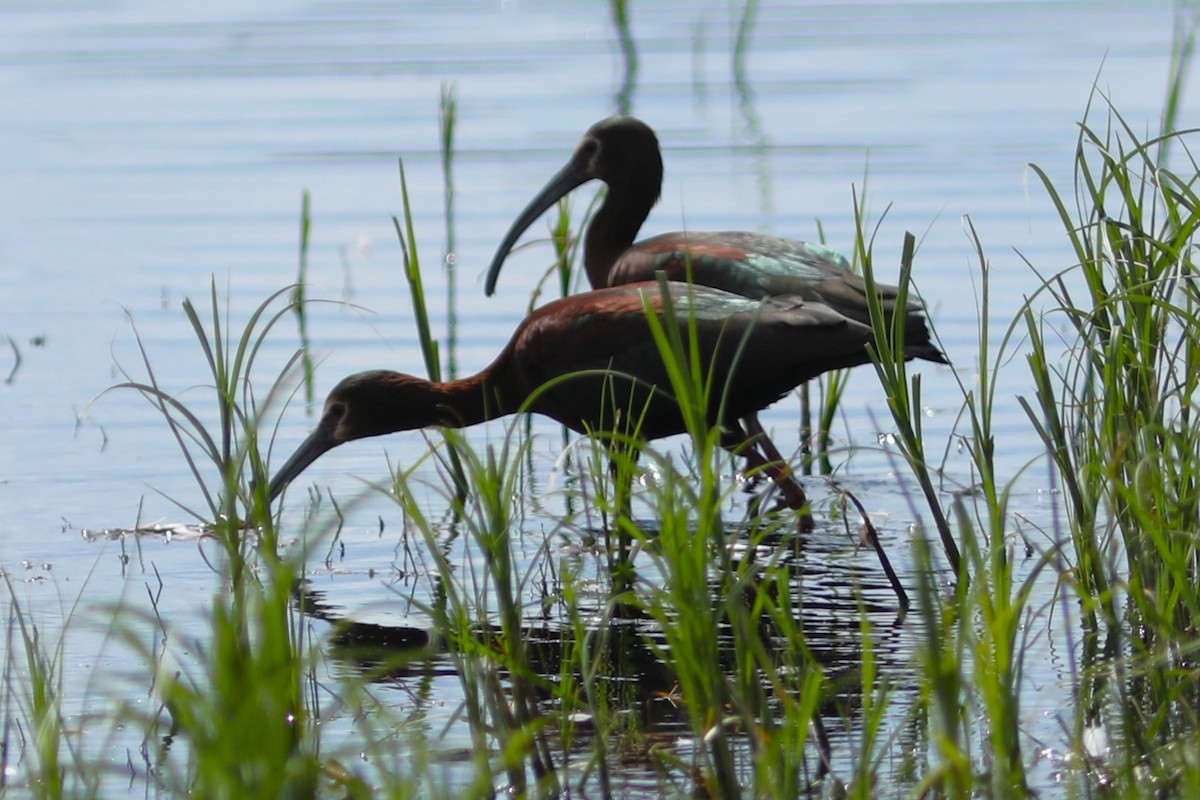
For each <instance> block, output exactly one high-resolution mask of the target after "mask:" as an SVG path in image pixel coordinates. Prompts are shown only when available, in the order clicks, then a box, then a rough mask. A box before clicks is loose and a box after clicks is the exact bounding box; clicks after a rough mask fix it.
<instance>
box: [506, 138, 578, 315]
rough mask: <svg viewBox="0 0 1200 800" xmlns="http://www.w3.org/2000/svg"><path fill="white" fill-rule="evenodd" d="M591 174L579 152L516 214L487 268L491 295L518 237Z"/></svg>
mask: <svg viewBox="0 0 1200 800" xmlns="http://www.w3.org/2000/svg"><path fill="white" fill-rule="evenodd" d="M591 177H592V176H591V175H589V174H588V171H587V159H586V158H584V157H583V156H582V155H581V154H579V153H576V154H575V155H574V156H572V157H571V160H570V161H568V162H567V165H566V166H565V167H563V168H562V169H560V170H559V171H558V174H557V175H555V176H554V177H553V178H551V179H550V182H549V183H547V184H546V185H545V186H544V187H543V188H542V190H541V191H540V192H538V194H537V197H535V198H533V200H531V201H530V202H529V205H527V206H525V210H524V211H522V212H521V216H519V217H517V221H516V222H514V223H513V224H512V227H511V228H509V229H508V233H507V234H505V236H504V241H502V242H501V243H500V247H499V248H497V249H496V255H495V257H493V258H492V265H491V266H490V267H488V274H487V281H486V282H485V283H484V287H483V290H484V292H485V293H486V294H487V296H488V297H491V296H492V293H494V292H495V291H496V280H497V279H498V278H499V277H500V267H501V265H502V264H504V259H505V258H507V257H508V253H509V251H510V250H512V249H513V245H515V244H516V243H517V239H519V238H521V234H522V233H524V232H525V231H526V230H527V229H528V228H529V226H530V225H532V224H533V223H534V221H535V220H536V219H537V218H538V217H540V216H541V215H542V214H545V213H546V211H547V210H549V208H550V206H552V205H554V204H555V203H557V202H558V201H559V200H560V199H562V197H563V196H564V195H565V194H566V193H567V192H569V191H571V190H572V189H574V188H575V187H576V186H579V185H580V184H583V183H586V182H587V181H588V180H589V179H590V178H591Z"/></svg>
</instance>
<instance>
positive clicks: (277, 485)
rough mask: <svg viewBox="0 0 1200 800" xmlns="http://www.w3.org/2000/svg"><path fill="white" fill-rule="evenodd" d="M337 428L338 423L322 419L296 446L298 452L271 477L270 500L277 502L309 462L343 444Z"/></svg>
mask: <svg viewBox="0 0 1200 800" xmlns="http://www.w3.org/2000/svg"><path fill="white" fill-rule="evenodd" d="M335 429H336V425H333V424H327V421H326V420H325V419H322V420H321V423H320V424H319V425H317V427H316V429H315V430H314V431H313V432H312V433H310V434H309V435H308V438H307V439H305V440H304V441H303V442H301V443H300V446H299V447H298V448H296V452H294V453H292V457H291V458H289V459H288V460H287V461H286V462H285V463H284V465H283V466H282V467H280V468H279V471H278V472H276V473H275V477H274V478H271V485H270V487H269V492H268V502H275V498H276V497H278V496H279V494H280V492H282V491H283V490H284V489H285V488H287V485H288V484H289V483H291V482H292V481H293V480H295V479H296V477H297V476H299V475H300V473H301V472H304V470H305V469H307V468H308V465H309V464H311V463H313V462H314V461H316V460H317V459H318V458H320V457H321V456H322V455H323V454H325V453H326V452H328V451H329V450H332V449H333V448H334V447H337V446H338V445H339V444H341V442H338V441H337V440H336V439H334V437H333V433H334V430H335Z"/></svg>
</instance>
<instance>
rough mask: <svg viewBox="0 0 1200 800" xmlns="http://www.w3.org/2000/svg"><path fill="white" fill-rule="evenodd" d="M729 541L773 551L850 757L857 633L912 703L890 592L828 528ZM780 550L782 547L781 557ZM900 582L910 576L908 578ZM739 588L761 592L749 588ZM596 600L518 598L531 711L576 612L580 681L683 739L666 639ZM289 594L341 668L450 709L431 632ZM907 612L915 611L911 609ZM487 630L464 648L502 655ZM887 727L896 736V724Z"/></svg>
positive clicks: (552, 682) (544, 692) (585, 728)
mask: <svg viewBox="0 0 1200 800" xmlns="http://www.w3.org/2000/svg"><path fill="white" fill-rule="evenodd" d="M598 538H599V537H598ZM731 538H735V539H736V538H737V537H731ZM739 544H740V545H741V549H740V550H739V551H738V553H737V555H736V557H737V558H743V559H745V558H764V559H765V556H766V555H767V554H768V551H772V549H773V548H774V551H773V552H772V553H771V555H773V557H774V561H773V563H774V564H775V565H777V568H778V565H780V564H782V565H783V568H784V569H785V570H786V572H787V576H788V578H787V580H788V585H789V588H788V591H789V592H790V595H791V597H792V598H793V600H792V609H793V618H794V619H795V620H796V621H797V622H798V625H799V627H800V628H801V630H802V631H803V640H804V646H805V647H806V648H807V649H808V651H809V652H810V653H811V656H812V658H813V660H815V662H816V663H817V664H818V665H819V666H820V669H821V671H822V673H823V674H824V675H825V678H826V688H825V690H824V692H825V696H824V697H822V699H821V701H820V705H819V716H818V717H817V718H816V727H817V730H815V734H816V736H817V737H819V738H824V737H825V735H826V734H825V731H826V730H828V731H829V734H828V736H829V743H828V745H827V747H828V748H829V749H830V750H831V755H830V756H829V758H831V760H832V761H833V762H834V763H837V762H839V761H841V763H843V764H845V763H848V762H849V761H850V760H851V759H852V758H853V753H854V748H855V747H856V741H857V737H858V736H859V731H860V728H861V724H862V721H861V719H860V712H861V709H862V708H863V706H864V697H863V680H862V674H863V673H862V669H863V652H864V648H863V631H864V630H868V631H869V635H870V636H871V649H872V659H873V664H874V669H875V670H876V673H877V676H878V680H879V681H883V682H886V684H887V685H888V686H890V687H893V691H894V692H898V693H899V694H901V695H909V694H911V695H912V697H913V700H914V701H915V699H916V695H915V694H914V692H915V689H913V688H912V687H914V686H915V681H914V680H913V679H912V678H911V677H910V674H909V673H910V664H911V663H912V660H913V653H914V647H915V643H916V641H917V638H918V635H919V632H918V631H917V630H916V623H915V622H911V621H908V622H906V621H899V622H898V621H897V607H896V601H895V596H894V595H893V593H892V590H891V587H890V586H889V584H888V582H887V580H886V578H885V577H884V576H883V574H882V573H881V572H880V570H879V569H878V567H877V566H876V565H874V564H871V563H870V561H869V556H867V557H861V558H857V557H854V556H856V554H855V553H854V552H853V551H854V547H853V546H852V545H850V544H847V542H846V539H845V536H844V534H843V533H841V532H840V531H838V530H837V529H836V527H835V526H831V528H830V529H821V530H818V531H817V532H815V533H813V534H806V535H805V536H804V537H800V536H792V537H790V538H789V537H786V536H785V537H777V540H774V541H769V542H758V543H757V544H755V545H754V546H753V547H752V546H751V545H750V544H749V542H747V541H746V540H745V539H742V540H741V541H740V542H739ZM783 551H786V554H785V555H783V556H782V558H781V557H780V552H783ZM855 561H861V562H862V565H860V564H858V563H852V562H855ZM911 579H912V576H911V575H910V576H909V580H910V582H911ZM720 591H721V590H720V587H719V584H718V582H717V581H716V580H713V581H710V583H709V593H710V602H711V604H712V606H713V608H723V607H726V599H725V598H723V597H722V596H721V595H720ZM743 591H747V592H754V591H773V589H772V588H770V587H763V586H755V585H750V586H748V587H746V588H744V589H743ZM603 599H604V598H603V597H601V596H597V597H596V598H595V599H594V600H593V599H592V598H588V601H589V602H592V603H593V604H594V605H593V607H584V606H583V605H582V604H580V605H579V606H577V608H576V609H575V613H574V620H572V619H570V618H568V617H567V616H566V615H564V614H563V613H562V611H561V609H560V608H559V607H558V606H557V605H554V606H552V607H548V606H547V605H546V604H538V603H535V602H532V601H530V602H529V603H528V605H527V608H526V612H525V623H524V624H523V625H522V628H521V633H520V636H521V639H522V646H523V651H524V654H525V657H526V669H527V670H528V671H529V672H530V673H532V676H533V684H534V685H535V686H536V687H537V688H536V690H535V691H536V699H537V703H538V705H539V707H540V713H543V714H546V715H547V717H548V718H551V719H553V718H556V715H557V714H558V712H559V711H561V710H562V709H561V708H560V707H559V705H558V703H559V701H558V700H557V699H556V698H555V695H554V692H553V688H554V687H556V686H558V685H559V683H560V682H561V681H562V680H564V675H563V669H564V664H570V663H573V662H572V656H571V653H572V652H575V653H576V657H577V653H578V648H579V646H580V645H581V642H580V641H579V633H578V631H579V630H580V628H579V626H578V621H579V620H580V619H583V620H587V622H586V624H585V627H584V628H583V630H582V634H583V636H585V637H586V638H587V641H586V642H584V643H583V644H584V645H585V646H586V647H587V648H589V652H590V656H589V669H592V670H597V671H598V672H597V673H596V674H593V675H591V676H590V678H591V679H592V680H595V681H597V682H598V683H600V684H603V685H604V686H605V687H606V689H605V691H606V692H607V694H608V695H609V700H610V702H611V704H612V707H613V708H614V709H615V710H616V711H617V713H621V714H629V715H632V717H631V720H632V722H631V724H632V727H633V728H634V729H635V730H636V731H638V734H637V736H638V737H639V741H643V742H646V741H651V740H654V741H657V740H659V739H665V740H667V741H672V742H673V741H675V740H676V739H679V740H681V741H685V740H686V741H689V742H690V741H691V740H690V738H689V736H690V734H691V727H690V725H689V721H688V719H687V717H686V708H685V705H684V704H683V703H681V702H678V697H679V695H678V693H679V686H678V684H677V677H676V676H675V675H674V674H673V672H672V670H671V668H670V667H669V665H668V663H667V662H666V661H665V660H664V658H663V657H662V654H663V653H666V652H668V651H669V648H670V644H669V642H668V640H667V638H666V636H665V635H664V633H663V630H662V628H661V626H660V624H659V622H658V621H657V620H654V619H651V618H649V617H647V616H646V615H645V614H639V615H636V616H635V617H634V618H630V619H614V618H613V617H614V615H613V614H612V613H611V610H608V613H606V608H605V607H604V605H603ZM296 601H297V603H298V604H299V605H300V606H301V608H302V609H303V611H304V613H305V614H307V615H308V616H310V617H312V618H315V619H319V620H322V621H324V622H327V623H329V624H330V625H331V626H332V631H331V633H330V635H329V637H328V639H327V644H328V653H329V655H330V656H331V657H332V659H333V660H334V662H335V663H336V664H339V665H340V667H341V669H343V670H345V674H347V675H354V676H357V677H358V678H359V679H365V680H368V681H370V682H373V683H376V684H379V685H383V686H391V687H393V688H395V689H396V690H398V691H399V692H400V693H401V694H402V695H403V696H405V697H419V698H421V699H422V700H438V701H441V702H442V703H444V704H446V705H451V706H452V705H454V704H455V703H456V702H458V699H457V698H456V697H449V696H440V697H438V696H436V693H438V692H440V693H442V694H443V695H445V694H446V689H445V686H446V684H445V682H444V681H443V682H442V683H441V684H440V686H441V688H431V686H430V683H431V678H432V677H442V678H445V677H449V676H453V675H456V674H457V673H456V669H455V660H454V658H453V657H452V656H451V654H450V653H449V651H448V649H447V642H446V640H445V639H444V637H443V636H442V635H441V634H440V633H439V632H438V631H435V630H431V629H429V628H422V627H418V626H411V625H388V624H378V623H374V622H365V621H358V620H354V619H352V618H350V617H349V616H348V614H347V613H346V611H345V610H344V609H341V608H338V607H337V606H336V605H334V604H331V603H330V602H329V600H328V598H327V596H326V595H325V594H324V592H322V591H320V590H317V589H314V588H313V587H312V586H310V585H299V586H297V588H296ZM747 602H750V601H749V599H748V600H747ZM548 608H549V609H550V610H548ZM911 619H919V615H917V616H916V617H912V618H910V620H911ZM864 625H865V626H866V627H865V628H864ZM498 631H499V627H498V626H496V627H491V626H486V625H479V626H477V627H476V628H474V634H475V635H476V636H477V637H478V639H477V641H476V644H477V645H480V647H479V648H478V650H477V652H479V651H482V652H489V651H494V652H497V653H499V652H500V651H502V650H503V649H504V648H503V646H502V643H501V642H500V640H499V632H498ZM715 634H716V636H717V642H718V649H719V653H720V655H719V658H720V661H721V663H722V670H723V672H724V674H725V675H726V676H727V677H728V679H730V680H732V679H733V674H734V672H735V670H736V660H735V655H734V638H735V636H734V632H733V630H732V628H731V627H730V625H729V623H728V621H727V620H726V621H724V622H722V623H720V624H719V627H718V629H717V630H716V632H715ZM759 634H760V635H761V636H762V637H763V642H764V644H765V646H766V648H767V652H772V653H778V654H779V664H780V665H781V668H785V669H786V664H787V663H788V662H789V661H791V662H794V661H795V658H794V654H793V655H792V656H788V655H785V654H784V650H785V649H786V648H788V647H790V646H791V645H790V644H789V641H788V639H787V638H786V636H784V635H782V634H781V633H780V632H779V631H777V630H775V629H774V628H773V627H772V624H771V623H770V622H769V621H768V620H766V619H764V620H763V621H762V623H761V624H760V626H759ZM496 667H497V672H498V674H499V677H500V680H501V685H503V686H505V687H506V691H508V690H510V689H511V679H512V675H511V674H510V673H509V672H508V670H507V668H506V667H505V666H504V665H503V664H501V663H499V660H498V661H497V665H496ZM572 678H573V679H574V680H577V681H582V680H583V679H584V676H582V675H580V674H578V671H575V674H574V675H573V676H572ZM763 688H764V690H767V691H768V692H769V691H773V690H774V687H771V686H768V684H767V683H766V682H764V684H763ZM902 704H903V705H907V704H908V703H902ZM580 725H581V726H582V729H581V730H580V731H579V732H578V733H577V734H574V735H572V737H571V740H570V743H569V744H568V745H564V746H567V747H569V748H570V752H571V753H573V754H575V755H576V756H578V757H579V758H586V757H587V756H588V754H589V752H590V751H589V749H588V748H590V747H592V746H593V745H592V744H591V742H593V741H594V740H593V739H591V738H590V737H592V736H594V735H596V734H597V732H598V731H599V730H601V728H600V727H596V726H593V725H592V721H591V720H590V719H589V718H587V717H586V715H585V716H584V718H581V720H580ZM550 727H551V728H555V723H550ZM605 730H610V731H611V730H612V728H611V727H609V728H605ZM899 735H901V736H903V731H900V733H899ZM618 738H622V737H620V736H618ZM560 744H561V743H560ZM624 746H625V747H626V748H627V747H628V742H624ZM645 746H649V745H645ZM743 746H745V743H743ZM810 746H811V745H810ZM608 747H609V748H610V752H611V751H612V750H615V749H617V748H619V747H622V743H620V742H616V741H614V742H610V743H609V744H608ZM678 755H679V753H676V756H678ZM623 758H630V754H629V753H628V752H624V751H623ZM821 760H822V758H821V756H819V755H818V754H817V753H816V751H813V752H812V753H811V754H810V755H809V756H808V761H809V763H810V764H811V770H810V772H809V773H808V774H809V775H810V776H812V775H819V774H820V771H821V770H822V767H821V765H820V763H819V762H820V761H821ZM634 761H635V762H637V763H627V762H625V763H624V766H623V767H622V769H623V770H624V769H627V768H628V769H632V770H633V773H631V774H636V773H639V771H640V774H641V775H642V777H643V778H645V779H647V780H653V779H654V775H655V774H658V773H660V772H661V770H662V768H663V767H662V764H661V763H659V762H658V761H657V760H656V757H655V758H652V757H651V756H650V755H648V754H643V758H642V759H641V760H640V761H639V760H638V759H634Z"/></svg>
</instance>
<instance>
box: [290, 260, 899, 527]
mask: <svg viewBox="0 0 1200 800" xmlns="http://www.w3.org/2000/svg"><path fill="white" fill-rule="evenodd" d="M664 285H665V287H666V290H667V294H668V295H669V297H670V298H671V302H672V306H673V310H674V319H675V320H676V324H677V325H679V326H680V332H681V339H682V340H683V341H685V342H687V341H689V339H690V334H691V333H692V332H693V328H692V326H694V335H695V339H696V342H697V346H698V350H699V352H698V355H699V361H700V363H701V364H703V365H705V367H706V373H707V374H708V375H709V376H710V377H711V379H712V386H713V390H712V393H711V396H710V398H709V402H708V405H707V407H706V413H707V416H708V421H709V423H710V424H712V425H718V424H719V425H720V426H721V428H722V431H723V437H722V444H723V445H724V446H725V447H727V448H730V449H733V450H738V451H739V452H740V453H741V454H742V455H744V456H746V457H747V458H748V459H749V460H750V463H751V465H752V466H756V467H764V466H765V462H764V460H763V459H762V458H761V457H760V456H759V454H758V453H757V452H755V451H754V450H753V447H752V446H751V443H750V442H749V441H748V436H747V433H746V431H745V430H743V428H742V427H741V425H740V424H739V423H738V419H739V418H741V417H745V416H750V415H753V413H754V412H756V411H758V410H760V409H762V408H764V407H766V406H768V405H770V404H771V403H772V402H774V401H775V400H777V399H779V398H780V397H781V396H783V395H784V394H785V393H787V392H788V391H790V390H791V389H792V388H793V387H795V386H796V385H797V384H799V383H800V382H802V381H805V380H808V379H809V378H811V377H813V376H814V375H817V374H820V373H821V372H824V371H825V370H828V369H833V368H836V367H841V366H847V365H849V364H854V363H859V362H861V361H862V360H863V359H864V358H865V355H864V348H865V346H866V344H867V343H868V342H869V341H870V339H871V330H870V328H869V327H867V326H865V325H862V324H861V323H857V322H854V321H853V320H849V319H847V318H845V317H843V316H841V315H840V314H837V313H835V312H833V311H832V310H830V309H829V308H827V307H825V306H824V305H821V304H820V303H810V302H807V301H805V300H803V299H801V298H773V299H768V300H766V301H754V300H749V299H747V298H744V297H741V296H739V295H734V294H730V293H728V292H722V291H719V290H717V289H711V288H708V287H704V286H694V285H688V284H681V283H667V284H664ZM662 286H663V285H660V284H656V283H642V284H631V285H628V286H619V287H615V288H610V289H601V290H597V291H592V292H584V293H582V294H577V295H573V296H571V297H566V298H563V299H561V300H556V301H554V302H552V303H549V304H547V305H545V306H543V307H541V308H539V309H537V310H535V311H534V312H533V313H531V314H530V315H529V316H528V317H527V318H526V319H525V320H524V321H523V322H522V323H521V324H520V325H519V326H518V327H517V330H516V331H515V332H514V334H513V336H512V338H511V339H510V340H509V342H508V344H507V345H505V347H504V349H503V350H502V351H501V352H500V354H499V355H498V356H497V357H496V359H495V360H494V361H493V362H492V363H491V364H490V365H489V366H488V367H486V368H485V369H483V370H482V371H481V372H479V373H478V374H476V375H473V376H471V377H469V378H463V379H461V380H457V381H450V382H447V383H432V382H430V381H427V380H424V379H421V378H416V377H414V376H411V375H403V374H400V373H396V372H389V371H384V370H377V371H372V372H362V373H357V374H355V375H351V376H350V377H348V378H346V379H345V380H343V381H342V382H341V383H339V384H338V385H337V386H336V387H335V388H334V389H333V391H332V392H331V393H330V395H329V398H328V399H327V400H326V402H325V408H324V411H323V413H322V416H321V420H320V422H319V423H318V425H317V427H316V429H315V430H314V431H313V433H312V434H311V435H310V436H309V437H308V439H306V440H305V442H304V443H303V444H301V445H300V447H299V448H298V449H297V451H296V453H295V454H294V455H293V456H292V457H291V458H290V459H288V461H287V462H286V463H285V464H284V466H283V467H281V468H280V469H279V471H278V473H277V474H276V475H275V477H274V479H273V480H272V481H271V487H270V495H271V497H272V498H274V497H275V496H276V495H278V494H279V492H280V491H282V490H283V487H284V486H286V485H287V484H288V483H289V482H290V481H292V480H293V479H294V478H295V477H296V476H297V475H299V474H300V473H301V472H302V471H303V470H304V469H305V468H306V467H307V466H308V465H309V464H311V463H312V462H313V461H314V460H316V458H317V457H318V456H320V455H321V454H322V453H324V452H326V451H328V450H330V449H331V448H333V447H336V446H338V445H340V444H343V443H345V442H348V441H352V440H354V439H361V438H364V437H368V436H380V435H383V434H386V433H393V432H396V431H403V430H412V429H415V428H421V427H426V426H430V425H447V426H452V427H463V426H467V425H473V424H476V423H478V422H482V421H484V420H489V419H494V418H496V417H501V416H504V415H506V414H512V413H515V412H517V411H522V410H526V411H533V412H535V413H540V414H545V415H547V416H549V417H552V418H554V419H556V420H558V421H559V422H562V423H563V424H565V425H567V426H569V427H571V428H572V429H574V430H577V431H580V432H584V431H592V432H600V433H603V432H605V431H609V432H611V431H613V430H614V424H615V423H614V420H616V419H618V418H619V419H621V420H623V421H625V422H628V421H629V420H631V419H639V420H640V428H639V430H638V431H637V433H639V434H640V436H641V437H642V438H644V439H656V438H659V437H662V436H668V435H671V434H675V433H682V432H684V431H685V429H686V426H685V423H684V419H683V416H682V414H681V412H680V409H679V404H678V402H677V401H676V399H675V398H674V396H673V394H672V389H671V383H670V380H669V378H668V375H667V372H666V370H665V368H664V366H663V360H662V357H661V355H660V353H659V351H658V348H657V347H656V346H655V343H654V340H653V336H652V334H651V328H650V322H649V320H648V318H647V309H649V313H650V314H653V315H655V316H656V317H657V318H658V319H659V320H662V321H664V324H669V322H668V320H669V319H670V318H669V317H667V315H666V314H664V309H663V305H664V302H663V294H662ZM919 354H921V353H920V352H919V348H918V350H917V351H913V352H912V353H911V354H910V355H919ZM548 384H549V386H548ZM766 469H767V472H768V474H771V475H772V477H774V478H775V479H776V480H777V481H778V482H779V483H780V485H781V488H782V489H783V491H784V494H785V497H786V498H787V502H788V503H789V504H790V505H792V506H794V507H799V506H802V505H803V504H804V502H805V500H804V495H803V492H802V491H801V490H800V488H799V486H797V485H796V484H794V482H790V478H789V477H788V475H787V471H786V469H784V468H782V467H780V466H778V465H775V466H771V467H766Z"/></svg>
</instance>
